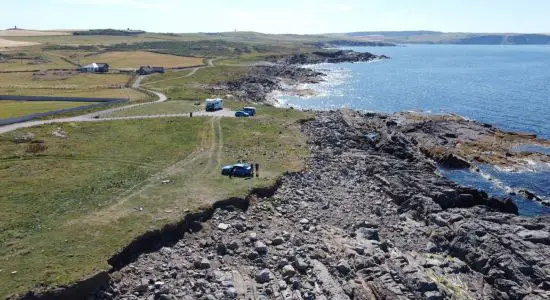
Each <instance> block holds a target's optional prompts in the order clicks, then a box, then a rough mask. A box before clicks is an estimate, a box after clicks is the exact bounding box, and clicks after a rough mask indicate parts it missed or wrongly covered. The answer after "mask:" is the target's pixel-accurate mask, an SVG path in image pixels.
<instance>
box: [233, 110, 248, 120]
mask: <svg viewBox="0 0 550 300" xmlns="http://www.w3.org/2000/svg"><path fill="white" fill-rule="evenodd" d="M235 117H237V118H248V117H250V115H249V114H248V113H246V112H244V111H242V110H239V111H238V112H236V113H235Z"/></svg>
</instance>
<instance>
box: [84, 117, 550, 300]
mask: <svg viewBox="0 0 550 300" xmlns="http://www.w3.org/2000/svg"><path fill="white" fill-rule="evenodd" d="M398 122H399V118H394V117H393V116H383V115H374V114H362V113H357V112H350V111H342V112H320V113H318V114H317V118H316V120H314V121H311V122H308V123H306V124H304V126H303V130H304V132H305V133H306V134H307V135H308V136H309V137H310V150H311V158H310V161H309V163H308V167H307V170H306V171H304V172H303V173H300V174H289V175H286V176H284V177H283V179H282V184H281V186H280V187H279V188H278V190H277V192H276V193H275V195H274V196H273V197H271V198H264V199H258V200H257V201H252V203H251V205H250V207H249V209H248V210H246V211H241V210H238V209H231V208H226V209H218V210H216V211H215V212H214V215H213V217H212V218H211V219H210V220H208V221H206V222H205V223H203V224H202V230H200V231H198V232H194V233H189V234H186V235H185V236H184V238H183V239H181V240H180V241H179V242H178V243H177V244H175V245H173V246H171V247H164V248H162V249H161V250H160V251H157V252H153V253H148V254H143V255H141V256H140V257H139V258H138V259H137V260H136V261H135V262H133V263H131V264H129V265H127V266H125V267H124V268H122V269H121V270H119V271H117V272H114V273H112V274H111V282H110V283H109V287H106V288H104V289H103V290H100V291H97V293H96V294H95V296H94V298H96V299H431V300H435V299H548V298H550V259H548V257H550V234H549V229H550V226H549V224H550V219H549V218H542V217H540V218H536V219H534V218H524V217H518V216H516V215H514V214H512V213H507V212H504V211H508V212H513V211H514V207H513V204H511V203H510V202H506V201H502V200H499V199H490V198H487V196H486V195H485V194H484V193H480V192H478V191H475V190H471V189H467V188H462V187H459V186H456V185H455V184H453V183H451V182H449V181H448V180H446V179H445V178H441V177H439V176H438V175H436V174H435V173H434V171H435V168H436V167H435V163H434V162H433V161H432V160H431V159H429V158H427V157H426V156H425V155H424V154H423V153H422V151H420V146H419V145H421V143H422V140H421V139H420V140H419V139H415V140H414V141H413V139H412V137H411V135H410V134H411V132H403V130H402V127H401V126H399V124H398Z"/></svg>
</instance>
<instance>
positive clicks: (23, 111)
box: [0, 101, 93, 119]
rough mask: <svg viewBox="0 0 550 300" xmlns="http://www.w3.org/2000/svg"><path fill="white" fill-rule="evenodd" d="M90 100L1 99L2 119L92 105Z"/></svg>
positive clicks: (0, 113)
mask: <svg viewBox="0 0 550 300" xmlns="http://www.w3.org/2000/svg"><path fill="white" fill-rule="evenodd" d="M91 104H93V103H90V102H63V101H0V119H3V118H13V117H21V116H25V115H29V114H34V113H41V112H48V111H51V110H59V109H64V108H72V107H79V106H85V105H91Z"/></svg>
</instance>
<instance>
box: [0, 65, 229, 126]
mask: <svg viewBox="0 0 550 300" xmlns="http://www.w3.org/2000/svg"><path fill="white" fill-rule="evenodd" d="M213 66H214V64H213V59H209V60H208V64H207V65H206V66H204V67H197V68H193V69H192V70H191V72H189V73H188V74H186V75H184V76H181V77H189V76H193V75H194V74H195V73H196V72H197V71H198V70H199V69H202V68H210V67H213ZM145 77H147V76H138V77H137V78H136V80H135V81H134V83H133V84H132V88H134V89H138V90H141V91H144V92H149V93H153V94H155V95H156V96H157V97H158V100H156V101H152V102H146V103H138V104H131V105H125V106H121V107H115V108H110V109H106V110H102V111H99V112H93V113H89V114H85V115H81V116H76V117H69V118H59V119H51V120H36V121H27V122H21V123H16V124H10V125H5V126H0V134H1V133H6V132H10V131H13V130H17V129H20V128H28V127H33V126H39V125H44V124H55V123H70V122H102V121H113V120H132V119H154V118H173V117H189V113H181V114H162V115H148V116H129V117H103V116H105V115H109V114H111V113H113V112H116V111H121V110H125V109H129V108H132V107H138V106H144V105H151V104H155V103H161V102H164V101H166V100H167V99H168V98H167V97H166V95H164V94H163V93H161V92H157V91H153V90H148V89H144V88H141V87H140V86H141V82H142V81H143V79H145ZM178 78H179V77H178ZM172 79H173V78H172ZM172 79H170V80H172ZM151 83H152V82H151ZM193 116H197V117H199V116H219V117H234V116H235V115H234V112H232V111H230V110H221V111H217V112H205V111H201V112H193Z"/></svg>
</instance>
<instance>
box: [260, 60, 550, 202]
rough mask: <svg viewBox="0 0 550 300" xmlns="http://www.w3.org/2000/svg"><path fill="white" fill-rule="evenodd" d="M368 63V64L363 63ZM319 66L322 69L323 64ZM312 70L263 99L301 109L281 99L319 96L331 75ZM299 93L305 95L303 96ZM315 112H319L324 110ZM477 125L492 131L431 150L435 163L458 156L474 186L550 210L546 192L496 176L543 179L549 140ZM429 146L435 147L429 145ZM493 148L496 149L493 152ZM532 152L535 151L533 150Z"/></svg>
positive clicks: (427, 115)
mask: <svg viewBox="0 0 550 300" xmlns="http://www.w3.org/2000/svg"><path fill="white" fill-rule="evenodd" d="M369 62H371V61H368V62H362V63H369ZM319 65H321V66H322V65H323V63H321V64H319ZM314 66H316V65H303V66H301V67H303V68H308V69H310V70H311V69H312V68H313V67H314ZM314 69H315V71H319V72H321V73H322V74H323V75H322V76H320V77H319V81H318V82H314V83H311V82H294V83H293V84H288V85H283V86H281V87H280V88H279V89H276V90H273V91H271V92H270V93H269V94H268V95H267V96H266V102H267V103H268V104H270V105H273V106H276V107H280V108H293V109H301V108H300V107H296V106H294V105H289V104H287V103H286V102H282V101H281V100H280V99H281V98H284V97H288V96H290V97H300V98H308V97H315V96H319V95H321V94H322V93H323V92H322V90H319V89H316V87H315V86H317V85H319V84H323V83H326V81H328V80H331V78H330V77H331V76H330V74H329V73H328V72H327V70H326V69H323V68H314ZM280 80H281V81H285V80H286V79H285V78H280ZM329 86H330V83H329ZM301 93H303V94H305V96H304V95H302V94H301ZM316 110H317V111H322V110H323V109H316ZM324 110H331V108H326V109H324ZM394 114H395V115H403V116H406V118H410V119H415V120H418V121H426V122H430V121H434V120H435V121H437V120H438V119H441V118H449V119H450V120H457V121H459V120H460V121H464V122H467V123H471V124H478V123H479V122H477V121H475V120H472V119H470V118H468V117H464V116H460V115H457V114H455V113H452V112H449V113H447V114H444V115H441V114H439V113H432V112H406V113H394ZM479 124H480V125H481V126H478V127H476V128H475V129H474V130H475V131H477V132H482V131H483V127H489V128H493V131H491V132H485V133H484V134H483V136H477V137H475V138H472V137H467V140H468V142H467V143H466V144H465V147H462V148H460V147H461V146H462V145H463V143H462V141H460V140H457V141H455V144H454V145H453V146H457V147H458V149H456V151H455V150H454V149H449V148H448V147H447V149H439V148H438V149H435V148H434V149H431V150H430V151H432V155H434V157H435V159H436V160H441V156H442V154H441V153H436V152H440V151H443V152H444V154H445V155H448V154H450V153H457V154H458V155H459V156H462V157H465V159H466V160H467V161H468V167H467V168H466V169H464V170H465V171H467V172H470V173H471V174H472V176H478V177H479V178H478V180H479V181H486V182H485V183H483V184H481V183H478V184H477V185H474V186H477V187H478V188H482V186H484V185H486V184H487V183H488V184H490V185H492V187H494V188H497V189H498V190H500V191H498V192H497V193H496V194H497V195H499V196H510V197H514V198H516V201H519V198H518V197H516V196H518V195H520V196H522V197H523V200H524V201H532V200H536V201H537V202H539V203H541V204H542V205H544V206H549V207H550V195H546V194H547V192H542V193H543V195H537V194H535V193H534V192H533V191H532V189H533V187H529V186H519V187H518V186H516V187H512V186H510V185H507V184H504V183H503V180H502V178H500V177H501V176H499V175H502V174H498V173H507V174H506V175H508V176H521V174H522V173H537V174H541V175H542V176H544V174H547V173H548V172H549V171H550V154H549V153H550V141H549V140H544V139H539V138H537V137H536V136H534V135H533V134H530V133H518V132H510V131H504V130H501V129H499V128H496V127H494V126H492V125H490V124H484V123H479ZM493 135H496V136H498V141H497V137H495V138H494V139H495V141H492V140H491V139H492V138H493V137H492V136H493ZM495 142H497V144H495ZM440 146H441V145H440ZM432 147H435V146H434V145H432ZM494 147H497V148H498V149H494ZM522 147H523V149H524V150H523V151H518V150H516V149H520V150H521V149H522ZM536 147H538V148H536ZM533 149H535V150H538V151H533ZM541 149H542V150H541ZM484 165H486V166H490V167H491V168H494V170H495V171H496V172H493V174H492V175H491V174H488V173H483V172H481V171H480V167H483V166H484ZM443 173H445V172H443ZM495 173H496V174H495ZM476 174H477V175H476ZM510 174H512V175H510ZM471 178H473V177H471ZM471 178H470V179H471ZM455 179H456V180H458V181H457V182H458V183H463V184H465V183H466V181H460V176H459V177H457V178H455ZM519 179H522V178H519ZM470 184H471V182H470ZM541 184H543V183H541ZM543 185H544V184H543ZM495 192H496V190H495Z"/></svg>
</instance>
